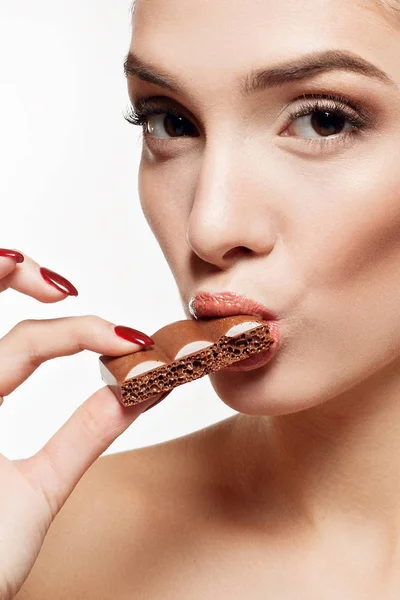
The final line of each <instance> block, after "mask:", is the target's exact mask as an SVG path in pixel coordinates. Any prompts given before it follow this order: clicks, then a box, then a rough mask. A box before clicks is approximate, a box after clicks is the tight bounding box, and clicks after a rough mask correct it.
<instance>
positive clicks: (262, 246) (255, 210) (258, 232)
mask: <svg viewBox="0 0 400 600" xmlns="http://www.w3.org/2000/svg"><path fill="white" fill-rule="evenodd" d="M237 154H238V155H240V152H237ZM239 160H240V156H238V159H237V160H236V161H232V160H231V159H230V158H229V156H228V154H227V153H226V152H225V153H224V155H222V154H221V152H219V153H218V155H217V153H215V152H214V153H210V154H209V155H208V156H207V158H204V160H203V163H202V168H201V171H200V173H199V177H198V180H197V187H196V191H195V196H194V201H193V204H192V207H191V212H190V216H189V220H188V225H187V230H186V241H187V243H188V244H189V246H190V248H191V249H192V250H193V252H194V253H195V254H196V255H197V256H199V257H200V258H201V259H202V260H203V261H206V262H207V263H210V264H213V265H215V266H217V267H219V268H220V269H228V268H229V267H230V266H231V265H232V264H233V263H234V262H236V261H237V260H239V259H241V258H242V257H250V256H251V255H254V256H256V255H258V256H260V255H267V254H269V253H270V252H271V251H272V250H273V248H274V245H275V242H276V231H275V230H276V227H275V218H274V214H273V207H272V206H271V205H270V203H269V202H268V198H270V193H269V191H268V189H267V187H266V184H265V178H264V177H263V176H262V175H261V176H260V174H259V173H260V172H262V169H260V168H259V167H257V168H254V165H253V167H252V165H251V164H250V165H249V164H246V165H244V163H243V161H242V162H240V164H237V163H238V161H239Z"/></svg>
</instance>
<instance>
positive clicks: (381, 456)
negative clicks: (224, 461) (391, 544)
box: [235, 364, 400, 539]
mask: <svg viewBox="0 0 400 600" xmlns="http://www.w3.org/2000/svg"><path fill="white" fill-rule="evenodd" d="M235 419H236V425H235V431H236V434H237V435H239V436H240V438H241V439H242V440H245V444H246V445H245V446H242V448H243V451H242V452H241V454H242V453H243V454H242V457H241V459H240V467H239V466H238V469H241V472H240V474H239V475H240V476H239V477H238V481H240V482H242V484H243V486H242V488H241V489H242V490H243V493H244V494H246V501H248V502H250V503H252V502H253V501H256V506H257V509H258V510H259V508H260V506H264V507H265V514H267V513H268V514H271V509H274V508H276V510H277V511H278V515H279V518H282V516H283V515H284V514H285V513H286V514H287V515H288V519H289V520H290V519H291V521H292V523H291V525H292V526H293V517H294V518H295V521H296V523H297V524H299V523H300V522H301V523H303V524H306V525H307V526H310V525H311V527H312V528H313V529H318V530H320V528H321V527H329V525H330V524H332V525H333V524H335V526H337V523H338V522H342V523H346V522H349V521H351V522H352V523H356V522H357V523H359V524H360V525H361V524H363V526H364V525H365V524H367V523H368V524H369V525H371V524H372V525H373V526H374V527H375V528H376V527H377V528H379V529H380V530H383V531H385V532H387V533H390V535H392V536H394V535H395V536H397V539H400V381H399V366H398V365H397V364H391V365H389V366H388V367H387V368H386V369H385V370H382V371H380V373H379V374H378V375H375V376H374V377H372V378H370V379H369V380H368V381H366V382H363V386H362V387H359V388H357V389H352V390H351V392H348V393H346V394H345V395H342V396H340V397H339V398H335V399H333V400H329V401H328V402H326V403H321V404H319V405H318V406H316V407H313V408H311V409H308V410H305V411H301V412H297V413H292V414H290V415H283V416H278V417H252V416H247V415H238V417H235ZM243 434H244V435H243ZM238 439H239V438H238ZM236 455H237V454H236ZM271 503H272V504H271Z"/></svg>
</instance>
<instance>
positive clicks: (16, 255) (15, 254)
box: [0, 248, 25, 263]
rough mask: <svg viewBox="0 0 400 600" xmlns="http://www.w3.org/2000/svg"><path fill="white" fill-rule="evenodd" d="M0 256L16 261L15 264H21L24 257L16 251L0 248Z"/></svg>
mask: <svg viewBox="0 0 400 600" xmlns="http://www.w3.org/2000/svg"><path fill="white" fill-rule="evenodd" d="M0 256H5V257H6V258H13V259H14V260H16V261H17V263H22V262H24V260H25V256H24V255H23V254H21V252H17V251H16V250H7V249H6V248H0Z"/></svg>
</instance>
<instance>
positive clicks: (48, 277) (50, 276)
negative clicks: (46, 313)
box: [40, 267, 78, 296]
mask: <svg viewBox="0 0 400 600" xmlns="http://www.w3.org/2000/svg"><path fill="white" fill-rule="evenodd" d="M40 274H41V275H42V277H43V279H44V280H45V281H47V283H50V285H52V286H53V287H55V288H56V289H57V290H59V291H60V292H63V293H64V294H68V296H77V295H78V290H77V289H76V287H74V286H73V285H72V283H71V282H70V281H68V279H65V277H63V276H62V275H59V274H58V273H54V271H50V269H46V268H45V267H40Z"/></svg>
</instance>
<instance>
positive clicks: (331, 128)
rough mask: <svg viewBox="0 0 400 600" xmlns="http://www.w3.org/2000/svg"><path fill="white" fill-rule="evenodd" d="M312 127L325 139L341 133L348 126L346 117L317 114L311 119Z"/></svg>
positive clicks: (323, 113)
mask: <svg viewBox="0 0 400 600" xmlns="http://www.w3.org/2000/svg"><path fill="white" fill-rule="evenodd" d="M311 126H312V127H313V128H314V130H315V131H316V132H317V133H318V134H319V135H322V136H324V137H326V136H328V135H335V134H338V133H341V132H342V131H343V129H344V128H345V126H346V117H344V116H343V115H340V114H335V113H333V112H322V111H318V112H315V113H314V114H313V115H312V117H311Z"/></svg>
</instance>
